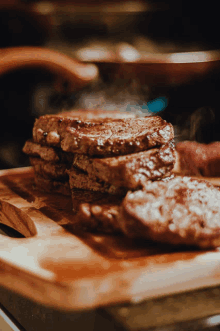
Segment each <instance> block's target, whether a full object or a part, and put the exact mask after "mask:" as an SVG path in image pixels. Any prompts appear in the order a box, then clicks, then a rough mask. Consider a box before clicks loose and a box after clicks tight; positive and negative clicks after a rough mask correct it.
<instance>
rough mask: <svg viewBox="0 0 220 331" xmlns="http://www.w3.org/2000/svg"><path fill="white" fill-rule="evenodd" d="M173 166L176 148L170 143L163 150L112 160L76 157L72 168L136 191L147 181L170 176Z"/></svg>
mask: <svg viewBox="0 0 220 331" xmlns="http://www.w3.org/2000/svg"><path fill="white" fill-rule="evenodd" d="M174 162H175V152H174V145H173V143H172V142H170V143H169V144H166V145H164V146H162V147H161V148H155V149H150V150H148V151H144V152H139V153H134V154H130V155H125V156H117V157H111V158H110V157H109V158H91V157H89V156H86V155H80V154H75V156H74V161H73V165H74V166H76V167H78V168H80V169H82V170H83V171H86V172H87V173H88V174H89V176H91V177H96V178H99V179H100V180H102V181H104V182H106V183H109V184H111V185H114V186H116V187H125V188H127V189H135V188H137V187H139V186H141V185H142V184H143V183H144V182H145V181H146V180H156V179H161V178H163V177H167V176H169V175H170V174H171V171H172V169H173V166H174Z"/></svg>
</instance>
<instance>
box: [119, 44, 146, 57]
mask: <svg viewBox="0 0 220 331" xmlns="http://www.w3.org/2000/svg"><path fill="white" fill-rule="evenodd" d="M117 53H118V55H119V57H120V58H121V59H122V60H124V61H126V62H134V61H137V60H138V59H139V58H140V57H141V55H140V53H139V52H138V51H137V50H136V49H135V48H134V47H133V46H131V45H129V44H127V43H121V44H120V45H119V46H118V48H117Z"/></svg>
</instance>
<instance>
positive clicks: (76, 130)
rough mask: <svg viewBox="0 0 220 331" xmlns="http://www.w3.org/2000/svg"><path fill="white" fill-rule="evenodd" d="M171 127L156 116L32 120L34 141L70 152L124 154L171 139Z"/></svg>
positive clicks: (48, 116) (53, 117)
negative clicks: (33, 122)
mask: <svg viewBox="0 0 220 331" xmlns="http://www.w3.org/2000/svg"><path fill="white" fill-rule="evenodd" d="M173 137H174V133H173V127H172V125H171V124H168V123H167V122H166V121H164V120H163V119H162V118H161V117H159V116H153V117H142V118H131V119H111V120H110V119H105V120H92V121H90V122H89V121H84V120H83V119H80V118H79V119H78V120H77V119H75V118H71V117H62V116H61V115H45V116H42V117H40V118H39V119H38V120H36V121H35V124H34V128H33V139H34V142H37V143H40V144H42V145H48V146H58V147H60V146H61V148H62V149H63V150H64V151H66V152H72V153H80V154H88V155H105V156H107V155H122V154H123V155H125V154H130V153H136V152H140V151H144V150H147V149H149V148H152V147H155V146H161V145H163V144H165V143H167V142H168V141H170V140H171V139H173Z"/></svg>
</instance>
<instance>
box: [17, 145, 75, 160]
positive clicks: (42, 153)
mask: <svg viewBox="0 0 220 331" xmlns="http://www.w3.org/2000/svg"><path fill="white" fill-rule="evenodd" d="M23 152H24V153H25V154H27V155H30V156H36V157H40V158H41V159H42V160H44V161H47V162H54V163H55V162H62V163H72V161H73V154H72V153H66V152H63V151H62V150H61V149H60V148H56V147H49V146H42V145H40V144H38V143H35V142H33V141H32V140H27V141H26V143H25V145H24V147H23Z"/></svg>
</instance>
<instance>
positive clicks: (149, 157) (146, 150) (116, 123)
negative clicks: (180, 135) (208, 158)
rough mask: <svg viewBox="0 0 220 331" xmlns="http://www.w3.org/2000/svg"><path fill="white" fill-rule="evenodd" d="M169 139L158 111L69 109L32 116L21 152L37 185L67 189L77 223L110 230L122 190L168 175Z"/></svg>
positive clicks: (171, 161) (171, 158) (170, 131)
mask: <svg viewBox="0 0 220 331" xmlns="http://www.w3.org/2000/svg"><path fill="white" fill-rule="evenodd" d="M173 138H174V134H173V127H172V125H171V124H169V123H167V122H166V121H164V120H163V119H161V118H160V117H159V116H154V117H139V118H137V117H135V116H134V115H132V114H129V113H122V112H119V111H112V112H108V111H103V112H102V111H75V112H68V113H60V114H58V115H45V116H42V117H40V118H39V119H38V120H36V122H35V125H34V128H33V140H32V141H27V142H26V144H25V146H24V149H23V151H24V152H25V153H26V154H28V155H30V162H31V164H32V165H33V167H34V170H35V183H36V186H37V188H38V189H41V190H44V191H47V192H48V191H49V192H59V193H63V194H71V195H72V201H73V209H74V210H75V212H76V213H77V218H78V220H79V222H80V224H81V225H82V224H83V225H84V226H85V227H89V228H90V229H91V228H92V229H93V228H94V229H96V230H97V229H100V230H102V231H105V232H112V231H117V230H118V223H117V222H116V221H115V220H116V218H117V214H118V210H119V205H120V204H121V201H122V199H123V198H124V196H125V195H126V192H127V191H128V190H136V189H139V188H141V187H143V185H144V183H146V182H147V181H149V180H150V181H154V180H162V179H166V178H168V177H169V176H170V175H171V173H172V169H173V167H174V162H175V150H174V144H173Z"/></svg>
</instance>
